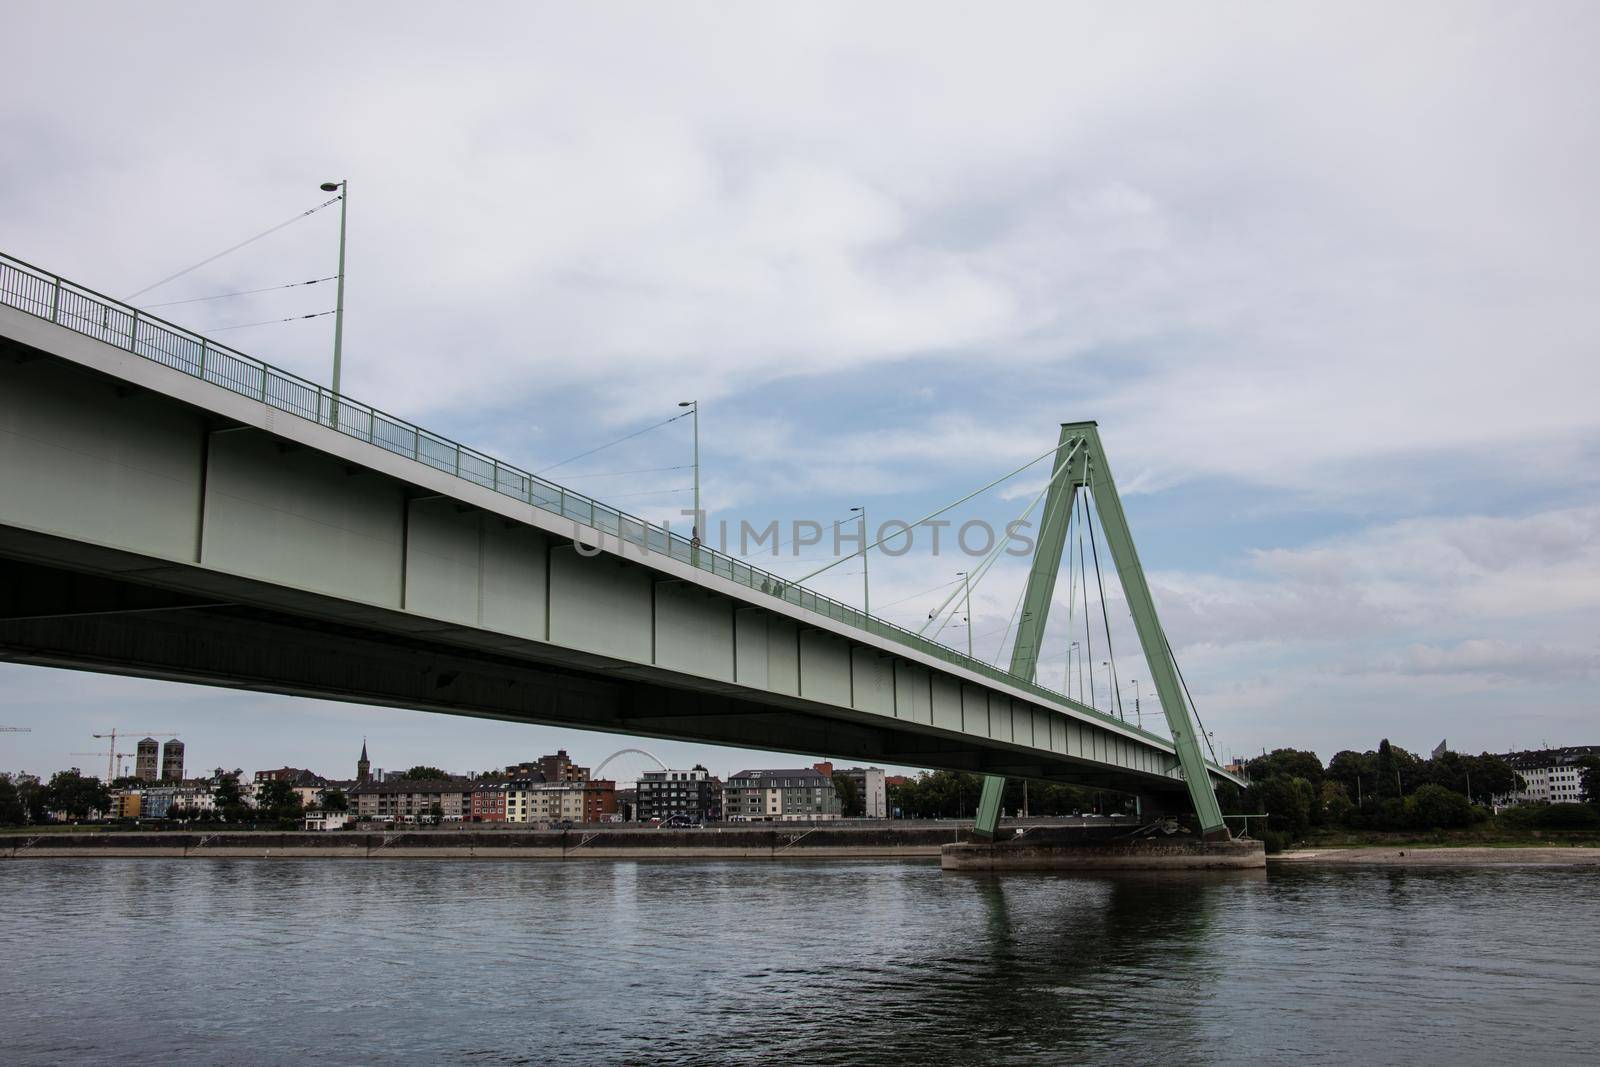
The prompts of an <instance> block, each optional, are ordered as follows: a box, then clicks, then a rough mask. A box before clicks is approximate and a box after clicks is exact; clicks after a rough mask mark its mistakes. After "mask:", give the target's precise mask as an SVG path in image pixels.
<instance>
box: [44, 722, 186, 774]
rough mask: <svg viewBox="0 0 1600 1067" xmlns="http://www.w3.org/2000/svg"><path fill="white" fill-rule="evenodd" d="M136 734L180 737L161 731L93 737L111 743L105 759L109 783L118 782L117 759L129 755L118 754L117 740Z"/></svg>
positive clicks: (75, 753) (137, 731)
mask: <svg viewBox="0 0 1600 1067" xmlns="http://www.w3.org/2000/svg"><path fill="white" fill-rule="evenodd" d="M134 734H143V735H144V736H145V737H152V738H154V737H177V736H178V735H177V734H175V733H171V732H161V731H158V730H112V731H111V732H110V733H108V734H95V735H93V736H94V737H95V739H96V740H98V741H107V740H109V741H110V742H111V750H110V751H109V752H107V753H106V754H105V757H106V782H107V783H110V782H114V781H116V780H117V757H118V756H126V755H127V754H128V753H126V752H118V751H117V738H118V736H121V737H123V738H128V737H132V736H133V735H134ZM69 754H70V755H73V756H98V755H100V753H99V752H73V753H69Z"/></svg>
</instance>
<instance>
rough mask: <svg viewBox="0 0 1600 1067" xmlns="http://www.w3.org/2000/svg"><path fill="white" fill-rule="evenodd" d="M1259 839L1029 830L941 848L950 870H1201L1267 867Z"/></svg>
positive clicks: (942, 859) (943, 865) (944, 867)
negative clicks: (1107, 835) (1108, 835)
mask: <svg viewBox="0 0 1600 1067" xmlns="http://www.w3.org/2000/svg"><path fill="white" fill-rule="evenodd" d="M1266 865H1267V852H1266V849H1265V847H1263V845H1262V843H1261V842H1260V841H1201V840H1199V839H1197V838H1194V837H1157V836H1152V837H1135V838H1122V839H1119V840H1112V841H1108V840H1105V839H1104V838H1100V839H1097V840H1096V839H1085V838H1084V837H1083V836H1082V835H1070V834H1059V833H1056V834H1051V833H1030V834H1027V835H1024V836H1022V837H1012V838H1009V839H1007V840H1003V841H990V842H962V843H960V844H951V845H945V846H944V847H943V848H942V849H940V851H939V867H940V869H941V870H946V871H1140V870H1143V871H1151V870H1161V871H1180V870H1182V871H1201V870H1242V869H1247V868H1264V867H1266Z"/></svg>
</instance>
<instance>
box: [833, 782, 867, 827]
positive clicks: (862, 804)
mask: <svg viewBox="0 0 1600 1067" xmlns="http://www.w3.org/2000/svg"><path fill="white" fill-rule="evenodd" d="M833 791H834V792H835V793H837V794H838V796H839V811H840V813H841V814H843V815H844V817H845V818H847V819H853V818H855V817H856V816H858V815H865V814H866V813H867V804H866V801H864V800H862V799H861V791H860V790H859V789H857V788H856V780H855V779H854V778H851V777H850V776H849V775H847V774H836V775H834V776H833Z"/></svg>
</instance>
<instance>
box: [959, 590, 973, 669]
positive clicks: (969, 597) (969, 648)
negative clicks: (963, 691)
mask: <svg viewBox="0 0 1600 1067" xmlns="http://www.w3.org/2000/svg"><path fill="white" fill-rule="evenodd" d="M956 576H957V577H959V578H960V579H961V586H962V592H963V594H964V595H965V597H966V608H965V612H966V614H965V616H964V617H965V619H966V621H967V658H968V659H971V658H972V578H971V577H970V576H969V575H968V574H967V572H966V571H956Z"/></svg>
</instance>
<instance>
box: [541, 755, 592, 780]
mask: <svg viewBox="0 0 1600 1067" xmlns="http://www.w3.org/2000/svg"><path fill="white" fill-rule="evenodd" d="M539 777H540V779H541V780H543V781H546V782H587V781H588V780H589V768H587V767H579V766H577V765H576V764H574V763H573V762H572V759H571V757H569V756H568V755H567V750H566V749H564V748H559V749H557V750H556V754H555V755H554V756H540V757H539Z"/></svg>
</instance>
